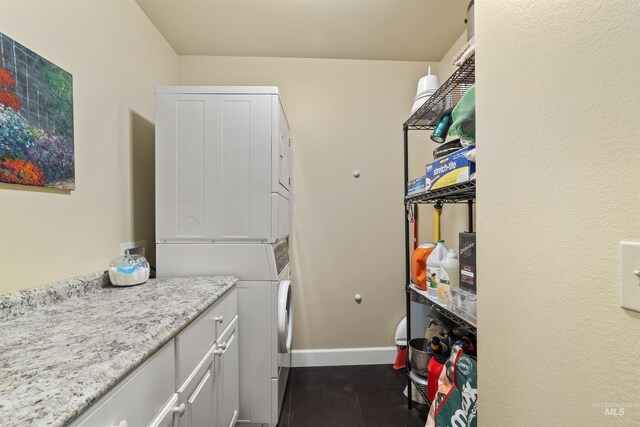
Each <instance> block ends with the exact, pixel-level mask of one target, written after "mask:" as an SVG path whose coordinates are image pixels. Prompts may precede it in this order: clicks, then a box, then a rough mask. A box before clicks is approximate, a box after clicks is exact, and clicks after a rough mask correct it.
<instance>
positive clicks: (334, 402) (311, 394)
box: [278, 365, 427, 427]
mask: <svg viewBox="0 0 640 427" xmlns="http://www.w3.org/2000/svg"><path fill="white" fill-rule="evenodd" d="M406 385H407V380H406V373H405V371H404V370H401V371H395V370H394V369H393V368H392V366H391V365H367V366H330V367H318V368H293V369H291V372H290V374H289V382H288V385H287V391H286V393H285V396H284V403H283V404H282V412H281V414H280V422H279V423H278V427H340V426H345V427H363V426H367V427H414V426H415V427H423V426H424V424H425V421H426V417H427V412H426V409H425V407H424V406H420V405H416V404H414V406H413V410H411V411H409V410H408V409H407V398H406V396H405V395H404V394H403V391H404V388H405V386H406Z"/></svg>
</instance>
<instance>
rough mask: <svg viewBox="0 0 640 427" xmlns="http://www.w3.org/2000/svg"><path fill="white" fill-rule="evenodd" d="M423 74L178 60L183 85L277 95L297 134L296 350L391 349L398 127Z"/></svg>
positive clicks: (412, 69) (349, 63)
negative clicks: (270, 89)
mask: <svg viewBox="0 0 640 427" xmlns="http://www.w3.org/2000/svg"><path fill="white" fill-rule="evenodd" d="M434 66H437V64H434ZM426 68H427V64H426V63H423V62H392V61H356V60H324V59H287V58H237V57H197V56H182V57H180V83H181V84H185V85H276V86H279V87H280V92H281V96H282V101H283V104H284V108H285V112H286V114H287V117H288V119H289V122H290V124H291V128H292V130H293V133H294V135H295V139H294V147H293V150H294V165H293V185H294V198H293V231H292V247H291V251H292V256H293V262H294V280H295V286H296V288H295V290H294V304H295V307H296V308H295V309H296V313H295V316H296V319H295V323H296V325H295V328H294V331H295V332H294V334H295V335H294V346H295V348H297V349H309V348H313V349H317V348H345V347H347V348H348V347H373V346H391V345H393V338H394V332H395V328H396V326H397V324H398V322H399V321H400V319H401V318H402V317H404V292H403V286H404V283H403V280H404V265H403V263H404V252H403V240H404V237H403V222H402V219H403V217H402V215H403V207H402V197H403V191H402V186H401V185H402V123H403V122H404V121H405V120H406V119H407V117H408V116H409V112H410V109H411V103H412V100H413V97H414V96H415V90H416V83H417V81H418V78H419V77H420V76H421V75H423V74H425V71H426ZM353 170H359V171H360V173H361V177H360V178H359V179H355V178H353V176H352V175H351V173H352V171H353ZM356 293H360V294H362V296H363V301H362V304H359V305H358V304H356V303H355V301H354V298H353V297H354V294H356Z"/></svg>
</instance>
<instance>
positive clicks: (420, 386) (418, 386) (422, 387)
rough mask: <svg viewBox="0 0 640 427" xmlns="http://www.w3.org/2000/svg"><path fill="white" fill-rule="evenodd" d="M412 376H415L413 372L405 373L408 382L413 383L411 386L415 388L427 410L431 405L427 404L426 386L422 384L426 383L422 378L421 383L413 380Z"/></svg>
mask: <svg viewBox="0 0 640 427" xmlns="http://www.w3.org/2000/svg"><path fill="white" fill-rule="evenodd" d="M414 375H416V376H417V374H416V373H415V372H413V371H410V370H409V371H407V376H408V377H409V381H410V382H411V383H413V385H414V386H415V387H416V390H418V392H419V393H420V395H421V397H422V399H423V400H424V401H425V403H424V404H423V405H425V406H426V407H427V408H428V407H429V406H431V403H430V402H429V397H428V392H427V385H425V384H423V383H424V382H426V378H423V379H422V381H418V380H417V379H416V378H414Z"/></svg>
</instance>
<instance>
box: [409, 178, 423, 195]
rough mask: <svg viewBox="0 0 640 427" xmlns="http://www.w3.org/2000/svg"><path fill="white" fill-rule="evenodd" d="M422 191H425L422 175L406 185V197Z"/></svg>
mask: <svg viewBox="0 0 640 427" xmlns="http://www.w3.org/2000/svg"><path fill="white" fill-rule="evenodd" d="M422 191H425V177H424V175H423V176H421V177H419V178H416V179H412V180H411V181H409V182H408V183H407V196H413V195H414V194H418V193H420V192H422Z"/></svg>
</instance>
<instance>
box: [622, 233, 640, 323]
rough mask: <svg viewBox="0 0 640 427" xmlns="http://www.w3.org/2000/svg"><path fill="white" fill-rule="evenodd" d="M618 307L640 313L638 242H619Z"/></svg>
mask: <svg viewBox="0 0 640 427" xmlns="http://www.w3.org/2000/svg"><path fill="white" fill-rule="evenodd" d="M620 305H621V306H622V307H623V308H627V309H629V310H633V311H638V312H640V242H620Z"/></svg>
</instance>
